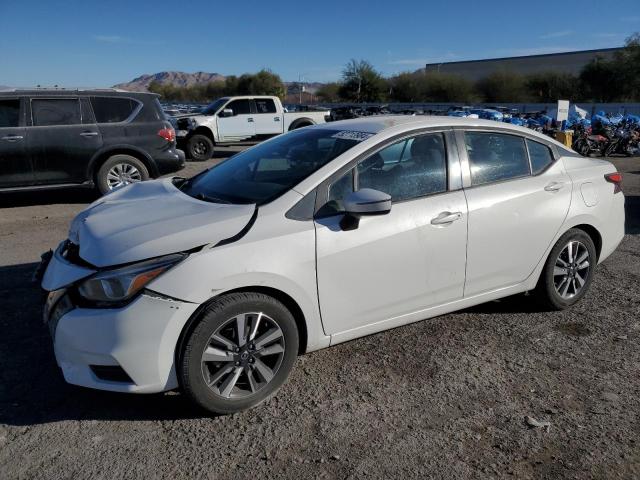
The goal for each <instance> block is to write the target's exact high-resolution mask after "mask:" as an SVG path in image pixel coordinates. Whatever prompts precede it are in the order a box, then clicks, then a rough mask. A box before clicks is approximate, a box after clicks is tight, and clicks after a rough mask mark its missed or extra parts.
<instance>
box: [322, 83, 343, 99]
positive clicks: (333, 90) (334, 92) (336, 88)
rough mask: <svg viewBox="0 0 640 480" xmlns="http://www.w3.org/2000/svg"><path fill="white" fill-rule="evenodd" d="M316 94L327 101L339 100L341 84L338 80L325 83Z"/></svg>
mask: <svg viewBox="0 0 640 480" xmlns="http://www.w3.org/2000/svg"><path fill="white" fill-rule="evenodd" d="M316 96H317V97H318V98H320V99H321V100H322V101H323V102H326V103H334V102H339V101H340V84H339V83H338V82H331V83H325V84H324V85H323V86H322V87H320V88H319V89H318V91H317V92H316Z"/></svg>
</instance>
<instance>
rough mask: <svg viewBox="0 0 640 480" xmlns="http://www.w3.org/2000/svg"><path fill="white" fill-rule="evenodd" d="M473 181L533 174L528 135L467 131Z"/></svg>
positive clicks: (477, 183)
mask: <svg viewBox="0 0 640 480" xmlns="http://www.w3.org/2000/svg"><path fill="white" fill-rule="evenodd" d="M465 143H466V146H467V154H468V156H469V167H470V168H471V184H472V185H483V184H485V183H491V182H497V181H500V180H508V179H510V178H518V177H524V176H526V175H529V174H530V171H529V159H528V158H527V151H526V149H525V146H524V138H522V137H518V136H515V135H505V134H500V133H488V132H466V133H465Z"/></svg>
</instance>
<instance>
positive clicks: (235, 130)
mask: <svg viewBox="0 0 640 480" xmlns="http://www.w3.org/2000/svg"><path fill="white" fill-rule="evenodd" d="M242 99H248V100H261V99H269V100H273V102H274V104H275V108H276V111H275V112H273V113H259V112H255V113H241V114H236V115H234V116H232V117H224V116H221V115H220V112H222V111H223V110H224V109H225V108H227V107H228V106H229V105H230V104H231V103H232V102H233V101H235V100H242ZM327 115H329V111H321V112H285V111H284V108H283V107H282V102H280V99H279V98H278V97H270V96H256V95H254V96H237V97H229V98H228V100H227V101H226V102H225V104H224V105H222V106H221V107H220V109H218V111H217V112H216V113H214V114H212V115H190V116H189V117H190V118H191V121H192V122H193V127H194V128H205V129H207V130H208V131H209V132H210V136H211V137H212V138H213V140H214V142H215V143H216V144H219V145H224V144H225V143H231V144H233V143H237V142H246V141H252V140H253V139H254V138H255V139H256V141H258V140H257V139H259V138H265V137H268V136H273V135H280V134H281V133H284V132H288V131H289V130H292V129H294V128H296V123H300V124H301V125H305V126H308V125H318V124H322V123H325V122H326V120H325V117H326V116H327ZM177 134H178V136H184V135H187V134H188V132H181V131H178V132H177Z"/></svg>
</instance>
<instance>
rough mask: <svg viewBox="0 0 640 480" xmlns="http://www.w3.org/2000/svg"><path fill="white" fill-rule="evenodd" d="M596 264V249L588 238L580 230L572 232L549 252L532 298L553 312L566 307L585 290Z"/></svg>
mask: <svg viewBox="0 0 640 480" xmlns="http://www.w3.org/2000/svg"><path fill="white" fill-rule="evenodd" d="M596 262H597V254H596V247H595V245H594V244H593V240H591V237H590V236H589V235H587V234H586V233H585V232H584V231H583V230H580V229H577V228H572V229H571V230H569V231H568V232H566V233H565V234H564V235H562V237H560V239H559V240H558V242H557V243H556V244H555V246H554V247H553V249H552V250H551V253H550V254H549V257H548V258H547V262H546V263H545V266H544V269H543V270H542V273H541V275H540V280H539V281H538V286H537V287H536V296H537V297H538V299H539V300H540V301H541V302H542V303H543V304H544V305H546V306H547V307H549V308H551V309H553V310H563V309H565V308H567V307H570V306H571V305H573V304H575V303H576V302H578V301H579V300H580V299H581V298H582V297H584V295H585V294H586V293H587V291H588V290H589V287H590V286H591V281H592V280H593V272H594V269H595V266H596Z"/></svg>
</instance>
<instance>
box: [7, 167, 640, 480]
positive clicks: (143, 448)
mask: <svg viewBox="0 0 640 480" xmlns="http://www.w3.org/2000/svg"><path fill="white" fill-rule="evenodd" d="M210 163H212V162H208V163H207V164H210ZM614 163H616V164H617V165H618V168H619V169H620V170H622V171H624V172H627V173H626V176H625V193H626V195H627V218H628V222H627V233H628V235H627V236H626V237H625V239H624V241H623V243H622V244H621V245H620V247H619V248H618V250H617V251H616V252H615V253H614V254H613V255H612V256H611V257H610V258H609V259H608V260H607V261H606V262H604V263H603V264H602V265H600V266H599V267H598V271H597V274H596V277H595V281H594V283H593V285H592V288H591V291H590V293H589V294H588V295H587V296H586V297H585V299H584V300H583V301H582V302H581V303H579V304H578V305H576V306H575V307H574V308H572V309H570V310H568V311H565V312H561V313H558V312H553V313H548V312H540V311H538V310H536V307H535V305H532V303H531V302H530V301H529V299H528V298H526V297H524V296H516V297H511V298H509V299H505V300H502V301H500V302H492V303H488V304H485V305H481V306H478V307H475V308H472V309H469V310H466V311H463V312H459V313H454V314H450V315H445V316H442V317H438V318H434V319H431V320H428V321H425V322H420V323H417V324H413V325H410V326H406V327H402V328H398V329H395V330H391V331H388V332H385V333H381V334H378V335H373V336H370V337H367V338H363V339H359V340H355V341H352V342H348V343H346V344H342V345H338V346H336V347H333V348H329V349H326V350H323V351H320V352H315V353H312V354H308V355H305V356H303V357H300V358H299V359H298V362H297V365H296V368H295V369H294V371H293V374H292V376H291V378H290V380H289V382H288V383H287V384H286V385H285V386H284V387H283V388H282V390H281V391H280V392H279V393H278V395H277V396H276V397H274V398H273V399H272V400H271V401H270V402H268V403H267V404H264V405H263V406H260V407H258V408H257V409H254V410H252V411H249V412H245V413H241V414H237V415H233V416H226V417H214V418H211V417H209V416H207V415H205V414H203V412H202V411H200V410H197V409H196V408H194V407H193V406H192V405H191V404H190V403H189V402H188V401H187V400H186V399H185V398H184V397H183V396H182V395H180V394H179V393H175V392H172V393H168V394H163V395H148V396H135V395H124V394H112V393H105V392H99V391H92V390H88V389H82V388H78V387H73V386H70V385H67V384H65V383H64V381H63V380H62V377H61V375H60V373H59V371H58V369H57V367H56V365H55V361H54V359H53V352H52V348H51V342H50V339H49V337H48V334H47V332H46V330H45V328H44V327H43V325H42V323H41V319H40V311H41V303H40V294H39V291H38V289H37V287H36V286H34V285H33V284H32V283H30V276H31V272H32V270H33V267H34V266H35V263H34V262H36V261H37V260H38V258H39V254H40V253H41V252H42V251H44V250H46V249H48V248H49V247H52V246H54V245H56V244H57V242H58V241H60V240H61V239H63V238H64V237H65V236H66V229H67V226H68V224H69V221H70V220H71V218H72V217H73V215H74V214H75V213H76V212H78V211H79V210H81V209H82V208H83V206H84V205H85V204H86V203H87V202H89V201H91V200H92V199H93V198H94V196H93V194H92V193H90V192H86V191H64V192H62V191H58V192H47V193H38V194H31V195H25V194H21V195H5V196H1V197H0V362H1V364H2V368H0V478H3V479H4V478H7V479H10V478H46V479H51V478H142V477H144V478H156V477H160V478H180V477H193V478H211V479H214V478H215V479H226V478H238V479H246V478H292V479H293V478H329V479H331V478H337V479H343V478H363V477H367V478H389V477H391V478H396V477H400V476H402V477H407V478H504V477H509V476H512V477H513V478H579V479H583V478H638V477H640V436H639V435H638V434H639V432H640V399H639V398H640V346H639V341H640V291H639V288H638V280H639V279H640V158H635V159H615V160H614ZM207 164H202V163H200V164H198V163H190V164H188V167H187V170H186V171H185V172H184V174H185V175H190V174H193V173H195V172H196V171H198V170H200V169H202V168H203V166H205V165H207ZM525 416H531V417H533V418H535V419H537V420H539V421H548V422H550V427H549V428H548V429H547V428H533V427H529V426H527V424H526V422H525Z"/></svg>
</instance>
